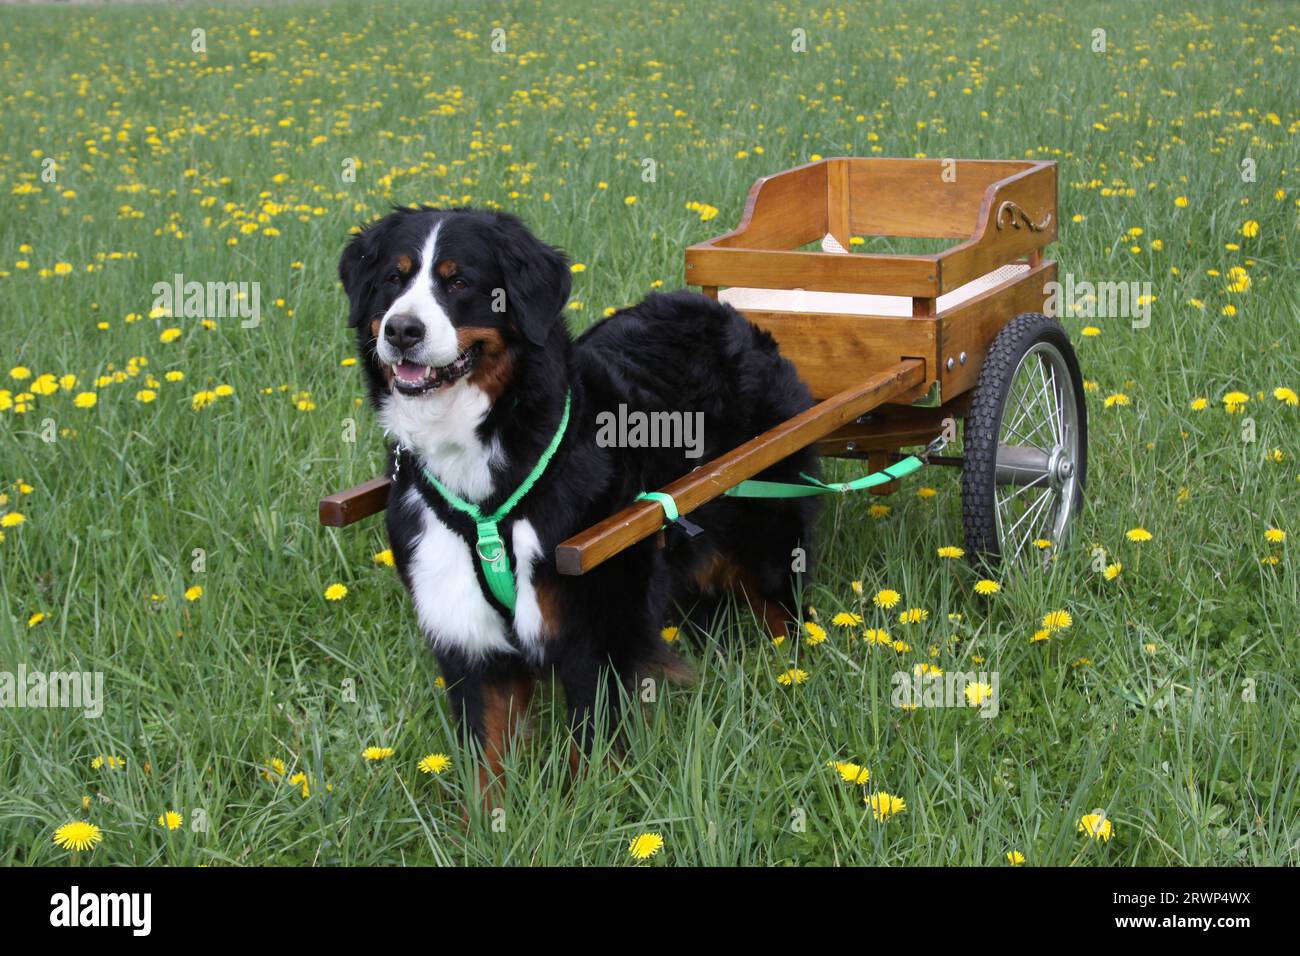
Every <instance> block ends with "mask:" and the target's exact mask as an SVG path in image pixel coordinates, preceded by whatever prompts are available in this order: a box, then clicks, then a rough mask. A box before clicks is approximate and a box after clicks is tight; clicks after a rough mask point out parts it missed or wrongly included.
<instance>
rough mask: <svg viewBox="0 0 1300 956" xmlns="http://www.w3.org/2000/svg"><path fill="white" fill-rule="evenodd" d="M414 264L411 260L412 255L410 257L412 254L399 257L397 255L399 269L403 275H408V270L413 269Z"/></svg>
mask: <svg viewBox="0 0 1300 956" xmlns="http://www.w3.org/2000/svg"><path fill="white" fill-rule="evenodd" d="M413 265H414V263H413V262H411V257H410V256H398V257H397V271H398V272H400V273H401V274H402V275H406V274H407V273H408V272H410V271H411V267H412V266H413Z"/></svg>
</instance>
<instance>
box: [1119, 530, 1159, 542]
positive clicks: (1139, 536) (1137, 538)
mask: <svg viewBox="0 0 1300 956" xmlns="http://www.w3.org/2000/svg"><path fill="white" fill-rule="evenodd" d="M1124 537H1126V538H1128V539H1129V540H1130V541H1133V542H1135V543H1137V544H1141V543H1142V542H1143V541H1150V540H1151V539H1152V537H1154V536H1153V535H1152V534H1151V532H1150V531H1148V530H1147V529H1146V528H1129V529H1128V530H1127V531H1125V532H1124Z"/></svg>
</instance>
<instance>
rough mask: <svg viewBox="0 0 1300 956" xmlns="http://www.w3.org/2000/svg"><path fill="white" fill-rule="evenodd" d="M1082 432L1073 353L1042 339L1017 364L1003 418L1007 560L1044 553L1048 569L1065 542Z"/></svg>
mask: <svg viewBox="0 0 1300 956" xmlns="http://www.w3.org/2000/svg"><path fill="white" fill-rule="evenodd" d="M1080 437H1081V436H1080V430H1079V406H1078V402H1077V401H1076V398H1075V391H1074V384H1073V381H1072V379H1071V376H1070V370H1069V367H1068V366H1067V365H1066V362H1065V356H1064V355H1062V354H1061V351H1060V349H1058V348H1057V347H1056V346H1055V345H1053V344H1052V343H1050V342H1038V343H1036V344H1035V345H1033V346H1032V347H1031V348H1030V349H1029V350H1028V351H1026V352H1025V354H1024V356H1023V357H1022V358H1021V359H1020V361H1019V363H1017V365H1016V369H1015V372H1014V373H1013V374H1012V376H1011V384H1010V386H1009V387H1008V389H1007V397H1006V401H1005V403H1004V404H1003V407H1002V420H1001V421H1000V422H999V423H998V451H997V459H996V464H995V467H994V483H993V513H994V515H995V517H996V521H997V531H998V545H999V550H1000V551H1001V554H1002V557H1003V559H1004V560H1009V561H1012V562H1017V561H1020V560H1023V559H1024V558H1025V557H1026V556H1028V555H1038V556H1039V558H1040V560H1041V561H1042V563H1043V565H1044V566H1046V565H1048V564H1050V563H1051V561H1052V558H1053V556H1054V555H1055V554H1056V553H1057V552H1058V551H1059V550H1060V548H1061V547H1062V545H1063V544H1064V542H1065V537H1066V535H1067V534H1068V533H1069V528H1070V519H1071V518H1072V517H1073V516H1074V509H1075V504H1076V502H1077V501H1078V491H1079V452H1080V447H1079V440H1080ZM1044 541H1046V542H1048V544H1047V545H1046V546H1044V545H1043V544H1042V542H1044Z"/></svg>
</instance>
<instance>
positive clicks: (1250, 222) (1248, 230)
mask: <svg viewBox="0 0 1300 956" xmlns="http://www.w3.org/2000/svg"><path fill="white" fill-rule="evenodd" d="M1241 234H1242V235H1243V236H1245V237H1246V238H1247V239H1254V238H1255V237H1256V236H1258V235H1259V223H1258V222H1256V221H1255V220H1254V219H1247V220H1246V221H1245V222H1243V223H1242V224H1241Z"/></svg>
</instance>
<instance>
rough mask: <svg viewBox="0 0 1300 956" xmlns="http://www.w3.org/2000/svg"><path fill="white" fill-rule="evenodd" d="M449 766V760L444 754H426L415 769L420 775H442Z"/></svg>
mask: <svg viewBox="0 0 1300 956" xmlns="http://www.w3.org/2000/svg"><path fill="white" fill-rule="evenodd" d="M450 766H451V758H450V757H448V756H447V755H446V754H426V755H425V756H424V757H423V758H422V759H421V760H420V762H419V763H418V764H416V768H417V769H418V770H419V771H420V773H442V772H443V771H444V770H446V769H447V768H449V767H450Z"/></svg>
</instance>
